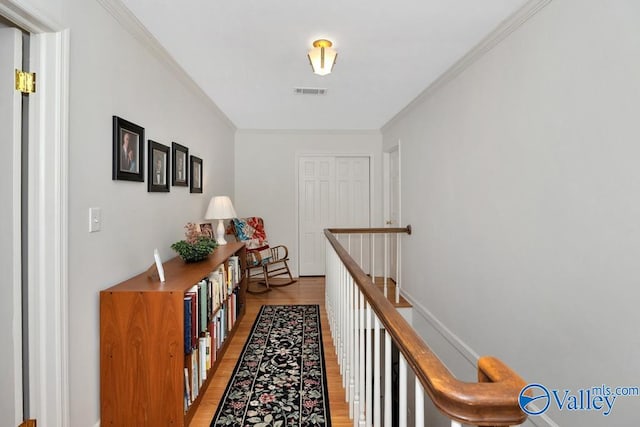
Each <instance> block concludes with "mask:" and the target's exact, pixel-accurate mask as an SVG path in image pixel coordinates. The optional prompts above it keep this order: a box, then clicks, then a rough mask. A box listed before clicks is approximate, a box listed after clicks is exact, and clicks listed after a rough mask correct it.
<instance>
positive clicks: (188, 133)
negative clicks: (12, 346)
mask: <svg viewBox="0 0 640 427" xmlns="http://www.w3.org/2000/svg"><path fill="white" fill-rule="evenodd" d="M62 18H63V20H64V25H66V26H68V27H69V28H71V51H70V77H71V83H70V91H71V93H70V137H69V138H70V148H69V151H70V153H69V156H70V158H69V165H70V168H69V260H70V265H69V284H68V286H69V307H70V312H69V322H70V327H69V336H70V351H69V354H70V360H69V366H70V402H71V414H70V416H71V425H73V426H89V425H94V424H95V423H96V422H97V421H98V420H99V417H100V407H99V310H98V307H99V304H98V303H99V298H98V292H99V291H100V290H102V289H105V288H107V287H109V286H111V285H113V284H116V283H118V282H120V281H122V280H124V279H126V278H128V277H131V276H133V275H135V274H138V273H140V272H142V271H144V270H146V269H147V267H149V265H151V263H152V262H153V255H152V254H153V249H154V248H158V249H159V250H160V253H161V256H162V258H163V259H165V260H166V259H169V258H170V257H173V256H174V255H175V254H174V253H173V252H172V251H171V249H170V248H169V246H170V244H171V243H173V242H175V241H177V240H179V239H181V238H182V237H183V226H184V224H185V223H186V222H188V221H198V220H200V219H201V218H202V216H203V214H204V211H205V209H206V206H207V203H208V200H209V198H210V197H211V196H212V195H213V194H220V193H230V192H231V191H233V175H234V173H233V163H234V162H233V156H234V151H233V137H234V132H235V129H234V128H233V127H232V126H231V125H230V124H228V122H227V121H226V119H224V118H223V117H222V116H220V115H219V113H218V112H217V109H216V108H215V106H214V105H213V104H211V103H210V101H207V100H205V99H204V98H203V97H202V96H201V95H199V94H198V92H197V91H194V90H193V89H192V88H191V87H190V86H189V84H188V83H185V82H183V80H181V79H180V77H179V76H178V74H176V73H175V72H174V71H172V69H171V68H170V67H168V66H167V65H165V64H164V63H163V62H162V61H160V60H159V59H157V57H156V56H154V55H152V54H151V53H150V52H151V51H150V50H149V49H148V48H147V47H145V46H143V45H142V44H141V43H140V42H139V41H137V39H136V38H134V37H133V36H132V35H131V33H129V32H128V31H127V30H125V29H124V28H123V27H122V25H120V24H119V23H118V22H117V21H116V20H115V19H114V17H113V16H111V15H110V14H109V13H107V12H106V10H105V9H103V7H101V6H100V5H99V4H98V3H97V2H96V1H86V0H65V1H64V4H63V12H62ZM112 115H118V116H120V117H123V118H126V119H128V120H130V121H132V122H134V123H136V124H139V125H141V126H143V127H144V128H145V131H146V134H145V136H146V138H148V139H153V140H155V141H158V142H160V143H163V144H165V145H169V146H170V145H171V142H172V141H176V142H178V143H180V144H183V145H186V146H187V147H189V149H190V154H193V155H196V156H198V157H201V158H202V159H203V160H204V181H203V184H204V193H203V194H190V193H189V189H188V188H185V187H171V191H170V193H148V192H147V184H146V179H145V183H133V182H125V181H112V180H111V149H112V148H111V147H112V144H111V141H112V140H111V117H112ZM145 151H147V148H146V147H145ZM220 159H225V161H217V162H216V165H217V166H216V168H215V169H214V168H213V164H214V160H220ZM145 170H146V166H145ZM90 207H101V208H102V215H103V226H102V231H101V232H98V233H92V234H89V233H88V210H89V208H90Z"/></svg>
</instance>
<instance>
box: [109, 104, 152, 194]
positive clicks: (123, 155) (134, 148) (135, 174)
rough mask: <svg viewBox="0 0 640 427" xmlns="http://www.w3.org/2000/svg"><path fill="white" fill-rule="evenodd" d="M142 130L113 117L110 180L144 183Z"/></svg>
mask: <svg viewBox="0 0 640 427" xmlns="http://www.w3.org/2000/svg"><path fill="white" fill-rule="evenodd" d="M143 162H144V128H142V127H141V126H138V125H136V124H134V123H131V122H129V121H127V120H125V119H123V118H121V117H118V116H113V172H112V174H111V179H113V180H124V181H139V182H144V163H143Z"/></svg>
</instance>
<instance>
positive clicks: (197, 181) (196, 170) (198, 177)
mask: <svg viewBox="0 0 640 427" xmlns="http://www.w3.org/2000/svg"><path fill="white" fill-rule="evenodd" d="M190 159H191V161H190V163H189V191H190V192H191V193H202V159H201V158H200V157H196V156H191V157H190Z"/></svg>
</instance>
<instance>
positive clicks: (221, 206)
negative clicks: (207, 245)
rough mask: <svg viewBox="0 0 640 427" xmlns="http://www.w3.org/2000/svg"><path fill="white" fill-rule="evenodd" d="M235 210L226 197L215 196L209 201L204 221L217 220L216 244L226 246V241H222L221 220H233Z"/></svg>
mask: <svg viewBox="0 0 640 427" xmlns="http://www.w3.org/2000/svg"><path fill="white" fill-rule="evenodd" d="M235 217H236V210H235V209H234V208H233V204H232V203H231V199H229V197H228V196H216V197H212V198H211V201H209V207H208V208H207V213H205V214H204V218H205V219H217V220H218V227H217V228H216V242H218V244H219V245H226V244H227V241H226V240H225V239H224V224H223V220H225V219H230V218H235Z"/></svg>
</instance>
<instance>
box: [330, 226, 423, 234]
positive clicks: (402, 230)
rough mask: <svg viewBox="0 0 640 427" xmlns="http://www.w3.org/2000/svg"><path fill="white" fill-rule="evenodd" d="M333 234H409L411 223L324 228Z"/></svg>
mask: <svg viewBox="0 0 640 427" xmlns="http://www.w3.org/2000/svg"><path fill="white" fill-rule="evenodd" d="M326 231H329V232H330V233H333V234H383V233H407V234H411V225H407V226H406V227H398V228H391V227H389V228H384V227H380V228H327V229H326V230H325V232H326Z"/></svg>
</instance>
